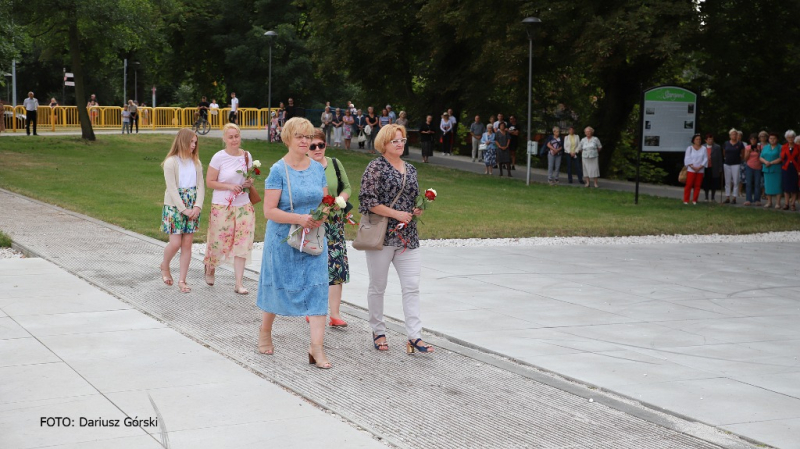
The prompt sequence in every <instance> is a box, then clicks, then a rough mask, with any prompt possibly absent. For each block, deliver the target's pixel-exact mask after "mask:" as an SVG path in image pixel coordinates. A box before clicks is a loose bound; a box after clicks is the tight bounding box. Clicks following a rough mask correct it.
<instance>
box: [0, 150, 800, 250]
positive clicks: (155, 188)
mask: <svg viewBox="0 0 800 449" xmlns="http://www.w3.org/2000/svg"><path fill="white" fill-rule="evenodd" d="M172 139H173V136H170V135H134V136H109V135H99V136H98V140H97V142H93V143H86V142H83V141H81V140H80V139H79V138H77V137H39V138H38V139H34V138H29V137H25V136H20V137H4V138H2V139H0V187H2V188H4V189H8V190H11V191H14V192H18V193H21V194H24V195H27V196H30V197H32V198H36V199H39V200H42V201H46V202H49V203H52V204H56V205H58V206H61V207H64V208H66V209H70V210H73V211H76V212H80V213H83V214H86V215H90V216H92V217H95V218H98V219H100V220H104V221H107V222H109V223H113V224H115V225H118V226H121V227H124V228H127V229H130V230H132V231H135V232H138V233H141V234H145V235H148V236H151V237H156V238H159V239H162V240H165V235H164V234H162V233H161V232H160V231H159V225H160V221H161V207H162V205H163V198H164V177H163V172H162V170H161V167H160V164H161V161H162V160H163V158H164V156H165V155H166V153H167V151H168V150H169V147H170V144H171V142H172ZM242 146H243V148H245V149H247V150H249V151H250V152H251V153H252V154H253V157H254V158H256V159H260V160H261V162H262V164H263V166H262V169H264V170H263V172H262V176H261V177H259V181H260V182H263V180H264V178H265V177H266V175H267V174H268V173H269V167H270V166H271V165H272V164H273V163H274V162H275V161H276V160H278V159H279V158H280V157H282V156H283V155H284V154H285V151H286V150H285V148H284V147H283V145H279V144H268V143H266V142H263V141H245V142H244V143H243V145H242ZM221 148H222V142H221V141H220V139H216V138H215V139H212V138H200V154H201V159H202V161H203V166H204V167H205V166H207V164H208V161H209V160H210V159H211V156H212V155H213V154H214V153H215V152H216V151H218V150H219V149H221ZM328 156H336V157H338V158H339V159H340V160H341V161H342V162H343V164H344V166H345V167H346V169H347V173H348V175H349V177H350V179H351V182H353V183H354V184H355V186H354V187H355V189H354V190H356V191H354V195H353V196H354V198H353V200H354V201H353V203H354V204H356V207H357V202H358V201H357V199H358V192H357V189H358V184H359V180H360V179H361V174H362V173H363V171H364V168H365V167H366V165H367V163H368V162H369V161H370V160H371V159H372V158H371V157H370V156H369V155H365V154H360V153H356V152H349V151H344V150H329V151H328ZM415 165H416V166H417V169H418V170H419V179H420V188H421V189H425V188H434V189H436V190H437V192H438V193H439V198H438V199H437V200H436V203H434V204H432V205H431V207H430V208H429V209H428V211H426V214H425V217H424V221H425V224H423V225H421V226H420V235H421V237H422V238H425V239H433V238H469V237H480V238H496V237H534V236H624V235H649V234H713V233H720V234H746V233H755V232H768V231H787V230H797V229H799V228H800V215H797V214H787V213H780V212H775V211H771V210H762V209H761V208H758V209H756V208H733V207H724V206H721V205H717V204H706V203H702V204H698V205H697V206H684V205H683V204H682V203H681V202H680V201H678V200H674V199H666V198H655V197H648V196H645V197H643V198H641V199H640V204H639V205H638V206H636V205H634V204H633V195H632V194H630V193H623V192H612V191H606V190H602V189H601V190H594V189H581V188H567V187H560V188H556V187H550V186H546V185H531V186H529V187H526V186H525V185H524V183H521V182H519V181H513V180H509V179H499V178H497V177H487V176H481V175H477V174H472V173H465V172H461V171H458V170H452V169H447V168H440V167H436V166H431V165H425V164H421V163H415ZM210 201H211V194H210V192H209V193H208V194H207V195H206V204H205V206H204V208H203V210H204V213H203V215H202V217H201V226H202V228H201V231H200V232H199V233H198V235H197V240H198V241H204V240H205V224H206V223H207V222H206V219H207V216H206V213H205V211H207V210H209V209H208V207H209V204H210ZM258 207H260V206H258ZM258 207H257V208H258ZM265 225H266V220H264V219H261V220H258V221H257V229H256V239H257V240H259V241H260V240H262V239H263V236H264V227H265ZM347 232H348V238H349V239H352V238H353V237H354V230H353V228H352V227H348V231H347Z"/></svg>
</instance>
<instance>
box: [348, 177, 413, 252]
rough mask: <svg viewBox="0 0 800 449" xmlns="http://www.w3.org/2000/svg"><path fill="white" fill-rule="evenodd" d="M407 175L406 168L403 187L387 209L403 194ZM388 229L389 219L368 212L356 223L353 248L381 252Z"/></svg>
mask: <svg viewBox="0 0 800 449" xmlns="http://www.w3.org/2000/svg"><path fill="white" fill-rule="evenodd" d="M407 173H408V167H406V172H405V173H403V185H402V186H401V187H400V191H399V192H397V196H396V197H394V201H392V204H390V205H389V208H392V207H394V205H395V203H397V200H399V199H400V195H402V194H403V190H405V188H406V174H407ZM388 227H389V217H384V216H383V215H378V214H373V213H370V212H367V213H365V214H364V215H362V216H361V221H359V223H358V233H356V239H355V240H353V248H355V249H357V250H359V251H376V250H377V251H379V250H382V249H383V241H384V239H386V228H388Z"/></svg>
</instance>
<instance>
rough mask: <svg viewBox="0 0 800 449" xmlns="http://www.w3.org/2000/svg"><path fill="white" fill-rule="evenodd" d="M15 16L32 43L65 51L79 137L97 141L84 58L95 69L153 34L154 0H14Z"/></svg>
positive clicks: (155, 16)
mask: <svg viewBox="0 0 800 449" xmlns="http://www.w3.org/2000/svg"><path fill="white" fill-rule="evenodd" d="M11 1H12V2H13V14H14V17H16V18H19V19H20V22H21V24H22V25H23V26H25V27H26V29H27V32H28V34H29V35H30V36H31V37H32V38H33V40H34V42H36V41H40V42H41V45H42V46H44V47H47V48H50V49H52V50H54V51H55V52H56V54H63V53H67V54H68V55H69V58H70V61H71V65H72V66H71V69H72V72H73V73H74V75H75V78H74V79H75V101H76V104H77V105H78V116H79V119H80V122H81V136H82V137H83V138H84V139H86V140H95V135H94V130H93V129H92V124H91V121H90V120H89V114H88V111H87V110H86V108H84V107H81V106H82V105H83V104H85V103H86V94H85V91H86V89H85V71H84V58H85V55H86V54H94V55H96V56H97V57H96V58H94V59H92V60H91V61H92V62H90V66H89V69H90V70H92V69H94V68H95V65H96V64H97V62H96V61H100V62H102V61H103V60H104V59H106V58H110V59H117V60H118V55H119V53H120V52H127V51H130V49H132V48H136V47H137V46H139V45H140V44H141V42H142V41H143V40H144V38H145V37H147V36H149V35H150V33H148V30H150V29H151V28H152V27H155V26H156V25H157V24H158V23H159V22H158V20H157V15H156V14H155V12H156V9H155V7H154V4H153V3H152V2H151V1H150V0H120V1H115V2H106V1H103V0H47V1H45V0H11Z"/></svg>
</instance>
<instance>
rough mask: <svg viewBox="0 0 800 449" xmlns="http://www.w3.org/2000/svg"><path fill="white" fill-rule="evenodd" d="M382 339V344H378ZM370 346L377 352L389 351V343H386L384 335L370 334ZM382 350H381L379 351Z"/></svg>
mask: <svg viewBox="0 0 800 449" xmlns="http://www.w3.org/2000/svg"><path fill="white" fill-rule="evenodd" d="M380 338H383V343H378V339H380ZM372 345H373V346H375V349H377V350H378V351H388V350H389V343H388V342H387V341H386V335H383V334H380V335H375V333H374V332H373V333H372ZM381 348H383V349H381Z"/></svg>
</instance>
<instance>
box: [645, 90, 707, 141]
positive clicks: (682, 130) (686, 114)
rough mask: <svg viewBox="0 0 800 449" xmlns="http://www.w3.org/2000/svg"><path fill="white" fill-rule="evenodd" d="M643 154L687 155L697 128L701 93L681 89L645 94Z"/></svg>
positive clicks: (652, 91)
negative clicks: (698, 99)
mask: <svg viewBox="0 0 800 449" xmlns="http://www.w3.org/2000/svg"><path fill="white" fill-rule="evenodd" d="M643 97H644V98H643V101H642V151H648V152H676V153H683V152H685V151H686V147H688V146H689V145H691V139H692V136H693V135H694V134H695V129H696V127H697V120H696V117H697V94H695V93H694V92H692V91H690V90H688V89H684V88H682V87H678V86H659V87H653V88H651V89H648V90H646V91H644V93H643Z"/></svg>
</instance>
